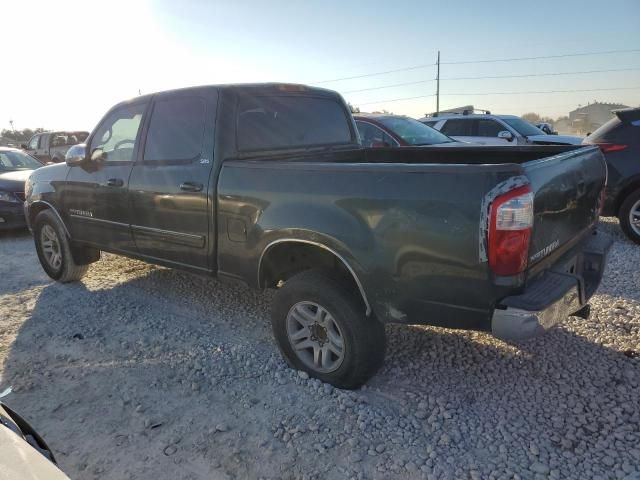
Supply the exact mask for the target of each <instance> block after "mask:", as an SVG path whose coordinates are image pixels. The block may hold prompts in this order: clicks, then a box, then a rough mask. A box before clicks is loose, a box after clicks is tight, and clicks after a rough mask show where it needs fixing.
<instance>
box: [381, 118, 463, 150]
mask: <svg viewBox="0 0 640 480" xmlns="http://www.w3.org/2000/svg"><path fill="white" fill-rule="evenodd" d="M377 120H378V121H379V122H380V123H382V124H383V125H384V126H385V127H387V128H388V129H389V130H391V131H392V132H393V133H395V134H396V135H398V136H399V137H401V138H402V139H403V140H404V141H405V142H407V143H408V144H409V145H437V144H439V143H451V142H455V140H453V139H451V138H449V137H447V136H446V135H445V134H443V133H440V132H439V131H437V130H436V129H434V128H431V127H428V126H427V125H425V124H424V123H420V122H419V121H417V120H414V119H412V118H407V117H382V118H378V119H377Z"/></svg>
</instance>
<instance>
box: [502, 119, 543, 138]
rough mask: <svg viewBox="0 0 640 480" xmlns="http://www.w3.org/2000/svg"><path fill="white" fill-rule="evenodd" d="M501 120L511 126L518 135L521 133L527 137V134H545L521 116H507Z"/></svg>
mask: <svg viewBox="0 0 640 480" xmlns="http://www.w3.org/2000/svg"><path fill="white" fill-rule="evenodd" d="M501 120H502V121H503V122H504V123H506V124H507V125H509V126H510V127H511V128H513V129H514V130H515V131H516V132H518V133H519V134H520V135H523V136H525V137H528V136H529V135H545V133H544V132H543V131H542V130H540V129H539V128H538V127H536V126H535V125H532V124H531V123H529V122H527V121H526V120H523V119H521V118H517V117H507V118H501Z"/></svg>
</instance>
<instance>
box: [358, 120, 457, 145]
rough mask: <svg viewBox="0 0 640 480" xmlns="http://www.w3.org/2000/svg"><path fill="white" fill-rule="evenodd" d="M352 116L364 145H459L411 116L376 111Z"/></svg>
mask: <svg viewBox="0 0 640 480" xmlns="http://www.w3.org/2000/svg"><path fill="white" fill-rule="evenodd" d="M353 118H354V120H355V121H356V126H357V127H358V132H359V133H360V140H361V141H362V145H363V146H365V147H369V148H376V147H408V146H422V145H445V144H446V145H460V143H459V142H456V141H455V140H453V139H451V138H449V137H447V136H446V135H444V134H442V133H440V132H438V131H437V130H435V129H433V128H431V127H428V126H426V125H425V124H423V123H420V122H418V121H417V120H414V119H413V118H409V117H404V116H400V115H388V114H377V113H357V114H355V115H354V116H353Z"/></svg>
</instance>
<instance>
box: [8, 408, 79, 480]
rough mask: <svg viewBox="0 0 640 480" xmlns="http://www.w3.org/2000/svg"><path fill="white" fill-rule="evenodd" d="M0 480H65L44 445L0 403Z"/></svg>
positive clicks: (34, 432) (39, 438) (11, 411)
mask: <svg viewBox="0 0 640 480" xmlns="http://www.w3.org/2000/svg"><path fill="white" fill-rule="evenodd" d="M0 452H2V455H0V478H3V479H6V480H23V479H30V480H69V477H67V476H66V475H65V474H64V473H62V471H61V470H60V469H59V468H58V467H57V466H56V459H55V457H54V455H53V452H52V451H51V449H50V448H49V446H48V445H47V444H46V442H45V441H44V440H43V439H42V437H40V435H38V434H37V433H36V431H35V430H34V429H33V428H32V427H31V426H30V425H29V424H28V423H27V422H26V421H25V420H24V419H23V418H22V417H20V416H19V415H18V414H17V413H15V412H14V411H13V410H11V409H10V408H9V407H8V406H7V405H5V404H4V403H1V402H0Z"/></svg>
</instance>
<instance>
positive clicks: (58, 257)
mask: <svg viewBox="0 0 640 480" xmlns="http://www.w3.org/2000/svg"><path fill="white" fill-rule="evenodd" d="M33 238H34V241H35V244H36V252H37V253H38V259H39V260H40V264H41V265H42V268H43V269H44V271H45V272H47V275H49V276H50V277H51V278H52V279H54V280H56V281H58V282H61V283H68V282H75V281H77V280H80V279H81V278H82V277H83V276H84V274H85V273H87V270H88V269H89V265H78V264H77V263H76V262H75V261H74V258H73V254H72V251H71V248H72V246H71V244H70V242H69V238H68V237H67V235H66V232H65V231H64V228H63V226H62V224H61V223H60V220H58V218H57V217H56V216H55V215H54V214H53V212H51V210H44V211H42V212H40V213H39V214H38V215H37V216H36V220H35V222H34V223H33Z"/></svg>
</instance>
